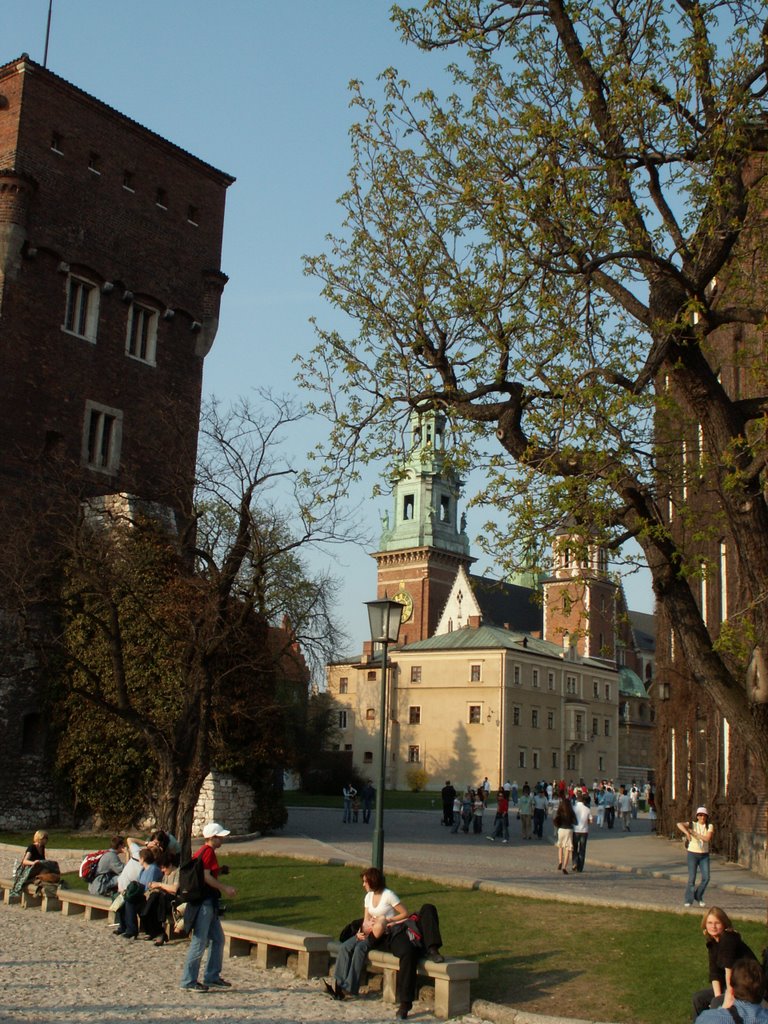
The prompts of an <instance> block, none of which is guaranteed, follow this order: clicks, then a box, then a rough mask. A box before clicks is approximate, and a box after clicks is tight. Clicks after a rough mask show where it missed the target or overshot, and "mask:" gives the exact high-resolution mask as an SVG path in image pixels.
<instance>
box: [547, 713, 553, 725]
mask: <svg viewBox="0 0 768 1024" xmlns="http://www.w3.org/2000/svg"><path fill="white" fill-rule="evenodd" d="M547 728H548V729H554V728H555V712H554V711H548V712H547Z"/></svg>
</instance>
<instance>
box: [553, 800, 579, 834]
mask: <svg viewBox="0 0 768 1024" xmlns="http://www.w3.org/2000/svg"><path fill="white" fill-rule="evenodd" d="M575 821H576V813H575V811H574V809H573V804H572V803H571V801H570V800H569V799H568V798H567V797H565V796H563V797H560V803H559V804H558V805H557V810H556V811H555V817H554V822H555V825H557V827H558V828H568V827H569V826H570V825H573V824H574V823H575Z"/></svg>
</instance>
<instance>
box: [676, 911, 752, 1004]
mask: <svg viewBox="0 0 768 1024" xmlns="http://www.w3.org/2000/svg"><path fill="white" fill-rule="evenodd" d="M701 930H702V932H703V934H704V938H705V940H706V943H707V954H708V958H709V981H710V985H709V988H704V989H701V990H700V991H699V992H694V994H693V997H692V1002H693V1019H694V1020H695V1019H696V1018H697V1017H698V1015H699V1014H700V1013H701V1012H702V1011H703V1010H706V1009H708V1008H709V1007H712V1008H713V1009H714V1008H716V1007H718V1006H722V1004H723V998H724V997H725V992H726V988H727V987H728V986H729V985H730V983H731V970H732V968H733V965H734V964H735V963H736V961H737V960H742V959H744V958H746V959H748V960H757V957H756V956H755V954H754V953H753V952H752V950H751V949H750V948H749V946H748V945H747V944H746V942H744V940H743V939H742V937H741V935H739V933H738V932H737V931H736V930H735V929H734V927H733V925H732V924H731V919H730V918H729V917H728V915H727V914H726V912H725V911H724V910H721V908H720V907H710V908H709V910H707V912H706V914H705V915H704V917H703V919H702V922H701Z"/></svg>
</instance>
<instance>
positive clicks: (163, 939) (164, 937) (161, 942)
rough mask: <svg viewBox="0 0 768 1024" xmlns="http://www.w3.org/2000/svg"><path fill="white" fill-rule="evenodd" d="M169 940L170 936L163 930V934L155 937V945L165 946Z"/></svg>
mask: <svg viewBox="0 0 768 1024" xmlns="http://www.w3.org/2000/svg"><path fill="white" fill-rule="evenodd" d="M167 941H168V936H167V935H166V934H165V932H163V933H162V935H158V936H157V938H156V939H155V945H156V946H164V945H165V944H166V942H167Z"/></svg>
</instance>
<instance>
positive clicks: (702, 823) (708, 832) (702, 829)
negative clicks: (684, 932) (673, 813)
mask: <svg viewBox="0 0 768 1024" xmlns="http://www.w3.org/2000/svg"><path fill="white" fill-rule="evenodd" d="M677 828H678V829H679V831H680V832H682V833H683V835H684V836H685V837H686V840H687V842H686V847H687V849H688V884H687V886H686V887H685V897H684V899H683V903H684V905H685V906H686V907H690V906H691V904H693V903H698V904H699V906H700V907H703V906H704V905H705V904H704V893H705V891H706V888H707V886H708V885H709V844H710V843H711V842H712V836H713V835H714V834H715V829H714V826H713V825H710V823H709V811H708V810H707V808H706V807H697V808H696V820H695V821H693V822H691V824H690V825H689V824H688V822H687V821H678V823H677ZM699 872H701V881H700V882H699V884H698V885H697V884H696V875H697V873H699Z"/></svg>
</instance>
